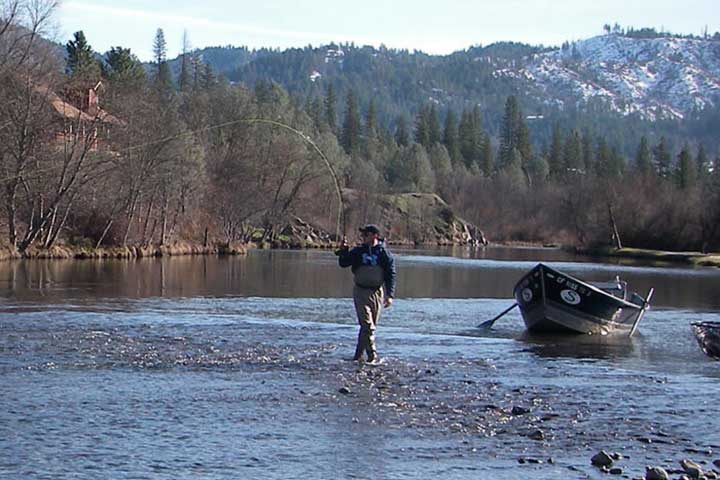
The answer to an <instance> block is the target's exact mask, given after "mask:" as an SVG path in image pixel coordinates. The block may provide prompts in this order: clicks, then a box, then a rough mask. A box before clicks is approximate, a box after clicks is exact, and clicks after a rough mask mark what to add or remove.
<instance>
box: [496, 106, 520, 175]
mask: <svg viewBox="0 0 720 480" xmlns="http://www.w3.org/2000/svg"><path fill="white" fill-rule="evenodd" d="M519 109H520V107H519V105H518V102H517V98H515V96H514V95H511V96H509V97H508V98H507V100H506V101H505V113H504V115H503V118H502V124H501V125H500V152H499V155H498V156H499V158H498V160H499V162H500V168H505V166H506V165H509V164H510V162H512V161H513V160H515V158H514V157H513V153H514V152H513V151H514V150H518V148H517V147H518V143H517V137H518V125H517V119H518V112H519ZM518 153H520V152H519V150H518Z"/></svg>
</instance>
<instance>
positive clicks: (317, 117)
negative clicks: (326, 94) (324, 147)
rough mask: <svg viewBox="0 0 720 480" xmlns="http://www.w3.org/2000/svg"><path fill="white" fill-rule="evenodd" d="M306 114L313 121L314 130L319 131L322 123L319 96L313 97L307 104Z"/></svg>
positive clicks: (321, 107)
mask: <svg viewBox="0 0 720 480" xmlns="http://www.w3.org/2000/svg"><path fill="white" fill-rule="evenodd" d="M308 115H309V116H310V118H311V119H312V121H313V126H314V127H315V130H317V131H320V130H321V128H322V125H323V120H324V117H323V105H322V100H320V98H318V97H315V98H314V99H313V100H312V102H311V103H310V105H309V108H308Z"/></svg>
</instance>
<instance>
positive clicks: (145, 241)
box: [140, 190, 157, 246]
mask: <svg viewBox="0 0 720 480" xmlns="http://www.w3.org/2000/svg"><path fill="white" fill-rule="evenodd" d="M156 191H157V190H153V193H152V195H151V196H150V203H148V208H147V211H146V212H145V221H144V222H143V231H142V238H141V240H140V243H141V244H142V245H144V246H147V245H149V243H150V242H149V239H148V238H147V228H148V224H149V223H150V214H151V213H152V209H153V206H154V204H155V192H156Z"/></svg>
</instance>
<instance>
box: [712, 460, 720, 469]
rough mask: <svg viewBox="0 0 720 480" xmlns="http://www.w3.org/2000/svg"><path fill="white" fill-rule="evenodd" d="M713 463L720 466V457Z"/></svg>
mask: <svg viewBox="0 0 720 480" xmlns="http://www.w3.org/2000/svg"><path fill="white" fill-rule="evenodd" d="M713 465H715V466H716V467H718V468H720V458H718V459H717V460H713Z"/></svg>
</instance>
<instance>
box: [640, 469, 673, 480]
mask: <svg viewBox="0 0 720 480" xmlns="http://www.w3.org/2000/svg"><path fill="white" fill-rule="evenodd" d="M645 480H670V477H669V476H668V473H667V472H666V471H665V469H664V468H662V467H645Z"/></svg>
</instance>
